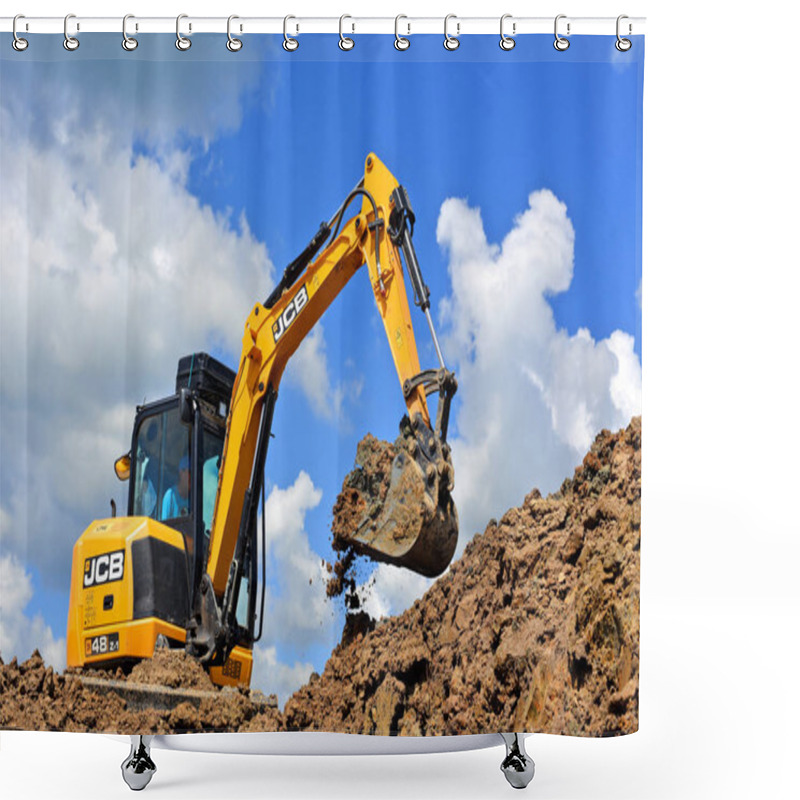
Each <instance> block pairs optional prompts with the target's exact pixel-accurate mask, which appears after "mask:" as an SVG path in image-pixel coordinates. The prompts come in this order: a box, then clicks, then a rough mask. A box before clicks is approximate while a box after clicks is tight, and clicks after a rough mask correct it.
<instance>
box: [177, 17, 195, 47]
mask: <svg viewBox="0 0 800 800" xmlns="http://www.w3.org/2000/svg"><path fill="white" fill-rule="evenodd" d="M188 18H189V15H188V14H178V17H177V19H176V20H175V47H177V48H178V50H180V51H181V52H185V51H186V50H188V49H189V48H190V47H191V46H192V40H191V39H189V38H188V37H186V36H184V35H183V34H182V33H181V20H182V19H188ZM191 29H192V26H191V25H190V26H189V30H190V31H191Z"/></svg>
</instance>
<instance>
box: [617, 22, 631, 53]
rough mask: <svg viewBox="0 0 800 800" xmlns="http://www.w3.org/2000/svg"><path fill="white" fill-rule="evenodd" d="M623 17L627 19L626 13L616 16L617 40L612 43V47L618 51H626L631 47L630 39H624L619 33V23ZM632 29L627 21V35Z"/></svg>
mask: <svg viewBox="0 0 800 800" xmlns="http://www.w3.org/2000/svg"><path fill="white" fill-rule="evenodd" d="M623 19H628V15H627V14H620V15H619V16H618V17H617V41H616V42H615V43H614V47H616V48H617V50H619V51H620V53H626V52H627V51H628V50H630V49H631V47H633V42H632V41H631V40H630V39H624V38H623V37H621V36H620V35H619V23H620V22H622V20H623ZM631 30H632V26H631V24H630V23H628V35H630V33H631Z"/></svg>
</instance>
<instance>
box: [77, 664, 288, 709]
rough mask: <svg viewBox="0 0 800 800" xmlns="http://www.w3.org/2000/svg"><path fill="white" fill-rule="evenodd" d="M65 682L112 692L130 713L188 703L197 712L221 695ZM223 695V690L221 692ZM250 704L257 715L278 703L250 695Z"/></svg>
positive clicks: (88, 680) (81, 678) (84, 679)
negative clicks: (203, 705)
mask: <svg viewBox="0 0 800 800" xmlns="http://www.w3.org/2000/svg"><path fill="white" fill-rule="evenodd" d="M64 678H65V680H67V681H77V682H79V683H80V684H82V685H83V686H85V687H86V688H87V689H91V690H92V691H97V692H103V693H106V692H114V693H115V694H116V695H118V696H119V697H120V698H121V699H122V700H124V701H125V703H126V705H127V708H128V709H129V710H131V711H146V710H149V709H151V710H154V711H172V710H174V709H175V708H177V707H178V706H179V705H180V704H181V703H190V704H191V705H193V706H194V707H195V708H200V706H201V704H202V703H203V701H204V700H210V701H211V702H216V701H218V700H219V696H220V692H219V691H218V690H217V691H215V690H205V689H173V688H171V687H167V686H159V685H158V684H155V683H134V682H131V681H124V680H117V679H115V678H97V677H94V676H85V675H75V674H67V675H65V676H64ZM222 691H224V689H223V690H222ZM250 702H251V703H252V705H253V706H254V707H255V709H256V713H258V712H259V711H262V710H266V709H269V708H277V707H278V701H277V699H276V698H275V697H274V695H270V696H269V697H268V696H266V695H264V694H262V693H261V692H251V693H250Z"/></svg>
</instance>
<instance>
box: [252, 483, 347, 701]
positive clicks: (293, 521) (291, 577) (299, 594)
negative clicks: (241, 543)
mask: <svg viewBox="0 0 800 800" xmlns="http://www.w3.org/2000/svg"><path fill="white" fill-rule="evenodd" d="M321 499H322V491H321V490H320V489H318V488H316V487H315V486H314V483H313V482H312V480H311V478H310V477H309V476H308V474H307V473H306V472H302V471H301V472H300V473H299V475H298V476H297V479H296V480H295V482H294V483H293V484H292V485H291V486H289V487H288V488H285V489H281V488H279V487H274V488H273V489H272V491H271V492H270V493H269V496H268V497H267V502H266V519H267V558H268V571H267V594H266V598H265V602H264V609H265V613H264V636H263V639H262V643H261V644H259V645H258V646H257V648H256V652H255V654H254V666H253V670H254V677H253V685H254V686H255V687H256V688H258V689H261V690H262V691H264V692H266V693H268V694H269V693H275V694H277V695H278V697H279V698H280V700H281V702H283V701H284V700H285V699H286V697H288V695H289V694H291V693H292V692H293V691H295V690H296V689H298V688H300V686H302V685H303V684H304V683H305V682H306V681H307V680H308V676H309V675H310V674H311V672H312V670H313V666H312V665H311V663H309V662H308V660H307V659H306V658H301V659H300V660H297V661H293V662H292V663H285V662H282V661H279V660H278V657H277V653H278V650H279V649H280V651H281V652H293V653H303V652H307V650H308V648H310V647H313V646H314V645H319V644H326V645H328V644H331V643H332V639H333V636H334V623H335V619H336V618H335V611H334V608H333V605H332V604H331V603H330V601H329V600H328V598H327V594H326V584H327V579H328V578H329V575H328V573H327V571H326V569H325V567H324V564H323V561H322V557H321V556H320V555H319V554H318V553H316V552H314V550H313V549H312V548H311V545H310V544H309V540H308V534H307V533H306V530H305V521H306V514H307V513H308V512H309V511H310V510H311V509H313V508H316V507H317V506H318V505H319V503H320V500H321Z"/></svg>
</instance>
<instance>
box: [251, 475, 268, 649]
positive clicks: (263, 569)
mask: <svg viewBox="0 0 800 800" xmlns="http://www.w3.org/2000/svg"><path fill="white" fill-rule="evenodd" d="M264 484H265V481H264V479H263V477H262V479H261V609H260V610H259V612H258V636H256V637H255V638H254V639H253V643H255V642H260V641H261V637H262V635H263V634H264V597H265V596H266V594H267V501H266V492H267V490H266V487H265V485H264Z"/></svg>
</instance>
